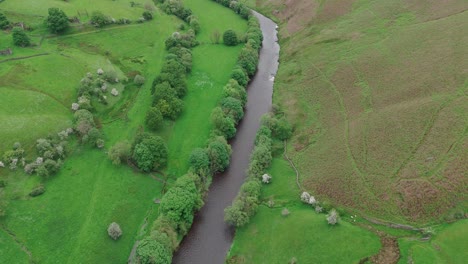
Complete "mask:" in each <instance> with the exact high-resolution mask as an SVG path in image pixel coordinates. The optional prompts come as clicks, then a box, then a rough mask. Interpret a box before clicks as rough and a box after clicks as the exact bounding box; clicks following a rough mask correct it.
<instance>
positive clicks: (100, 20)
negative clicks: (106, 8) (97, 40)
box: [90, 11, 109, 28]
mask: <svg viewBox="0 0 468 264" xmlns="http://www.w3.org/2000/svg"><path fill="white" fill-rule="evenodd" d="M90 23H91V24H92V25H94V26H95V27H98V28H100V27H103V26H105V25H107V24H109V18H108V17H107V16H105V15H104V14H103V13H102V12H100V11H94V12H93V13H92V14H91V20H90Z"/></svg>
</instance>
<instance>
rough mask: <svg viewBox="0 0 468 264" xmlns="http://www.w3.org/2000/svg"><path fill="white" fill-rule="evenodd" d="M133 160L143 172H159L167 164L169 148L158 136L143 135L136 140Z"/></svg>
mask: <svg viewBox="0 0 468 264" xmlns="http://www.w3.org/2000/svg"><path fill="white" fill-rule="evenodd" d="M136 141H137V142H136V144H135V147H134V150H133V155H132V157H133V159H134V160H135V162H136V163H137V166H138V167H139V168H140V169H142V170H143V171H146V172H148V171H151V170H158V169H161V168H163V167H164V166H166V164H167V147H166V144H165V143H164V141H163V139H162V138H161V137H158V136H152V135H149V134H143V135H142V136H140V137H138V138H137V139H136Z"/></svg>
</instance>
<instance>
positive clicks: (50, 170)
mask: <svg viewBox="0 0 468 264" xmlns="http://www.w3.org/2000/svg"><path fill="white" fill-rule="evenodd" d="M61 166H62V163H61V162H60V161H55V160H52V159H46V160H45V161H44V163H42V164H41V165H40V166H39V167H38V168H37V169H36V172H37V174H38V175H39V176H41V177H48V176H51V175H54V174H55V173H57V172H58V171H59V169H60V167H61Z"/></svg>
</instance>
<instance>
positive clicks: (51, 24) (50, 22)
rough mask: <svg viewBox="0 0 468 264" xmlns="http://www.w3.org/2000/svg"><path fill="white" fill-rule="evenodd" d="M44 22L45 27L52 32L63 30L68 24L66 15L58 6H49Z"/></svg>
mask: <svg viewBox="0 0 468 264" xmlns="http://www.w3.org/2000/svg"><path fill="white" fill-rule="evenodd" d="M46 22H47V28H49V30H50V31H52V32H53V33H60V32H63V31H64V30H65V29H67V28H68V26H69V22H68V17H67V15H66V14H65V12H63V11H62V10H61V9H58V8H49V16H48V17H47V20H46Z"/></svg>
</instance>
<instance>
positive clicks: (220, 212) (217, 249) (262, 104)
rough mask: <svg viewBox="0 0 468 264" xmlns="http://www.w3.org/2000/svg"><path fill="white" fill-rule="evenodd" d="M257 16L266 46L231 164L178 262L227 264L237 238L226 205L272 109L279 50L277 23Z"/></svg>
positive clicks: (216, 181) (216, 178)
mask: <svg viewBox="0 0 468 264" xmlns="http://www.w3.org/2000/svg"><path fill="white" fill-rule="evenodd" d="M254 15H255V16H256V17H257V18H258V19H259V22H260V27H261V30H262V32H263V46H262V48H261V50H260V60H259V64H258V70H257V73H256V74H255V76H254V77H253V78H252V80H251V82H250V83H249V85H248V87H247V91H248V101H247V106H246V110H245V115H244V119H243V120H242V121H241V122H240V124H239V126H238V127H237V134H236V137H235V138H234V139H233V140H232V141H231V142H230V143H231V146H232V157H231V164H230V167H229V168H228V170H227V171H225V172H224V173H221V174H219V175H215V176H214V178H213V183H212V184H211V186H210V189H209V192H208V196H207V197H206V199H205V205H204V206H203V208H202V209H201V210H200V211H199V212H198V213H197V214H196V216H195V219H194V223H193V225H192V228H191V229H190V231H189V233H188V235H187V236H186V237H185V238H184V240H183V241H182V243H181V245H180V247H179V249H178V251H177V252H176V253H175V255H174V259H173V263H176V264H218V263H219V264H221V263H224V262H225V258H226V254H227V252H228V250H229V248H230V247H231V244H232V240H233V238H234V228H232V227H230V226H228V225H227V224H226V223H225V222H224V208H226V207H227V206H228V205H230V204H231V202H232V200H233V199H234V197H235V196H236V195H237V192H238V191H239V189H240V186H241V185H242V183H243V182H244V179H245V177H246V170H247V168H248V165H249V158H250V153H251V152H252V149H253V147H254V140H255V135H256V133H257V130H258V128H259V127H260V118H261V116H262V115H263V114H265V113H267V112H268V111H270V109H271V102H272V95H273V82H274V76H275V75H276V71H277V69H278V59H279V50H280V47H279V45H278V43H277V40H278V38H277V31H276V28H277V26H276V24H275V23H274V22H273V21H272V20H270V19H269V18H267V17H265V16H263V15H261V14H259V13H257V12H254Z"/></svg>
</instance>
